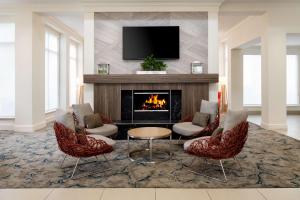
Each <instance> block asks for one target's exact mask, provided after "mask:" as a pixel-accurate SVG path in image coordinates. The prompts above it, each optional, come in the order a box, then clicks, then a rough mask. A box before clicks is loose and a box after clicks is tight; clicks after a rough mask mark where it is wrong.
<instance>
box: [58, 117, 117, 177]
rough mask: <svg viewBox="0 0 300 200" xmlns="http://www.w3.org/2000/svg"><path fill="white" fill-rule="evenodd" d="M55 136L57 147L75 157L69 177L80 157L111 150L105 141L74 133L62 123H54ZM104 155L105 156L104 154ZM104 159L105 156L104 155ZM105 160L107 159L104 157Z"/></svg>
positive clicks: (96, 154)
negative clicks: (75, 160)
mask: <svg viewBox="0 0 300 200" xmlns="http://www.w3.org/2000/svg"><path fill="white" fill-rule="evenodd" d="M54 130H55V136H56V140H57V143H58V147H59V149H60V150H61V151H62V152H63V153H65V154H66V155H65V157H64V159H63V161H62V163H61V166H62V164H63V162H64V160H65V158H66V156H67V155H69V156H72V157H75V158H77V162H76V165H75V167H74V169H73V173H72V175H71V178H72V177H73V176H74V174H75V171H76V168H77V165H78V163H79V160H80V158H87V157H93V156H95V157H96V156H98V155H103V156H104V154H106V153H110V152H112V151H113V147H112V146H111V145H109V144H108V143H107V142H106V141H104V140H100V139H98V140H97V139H95V138H93V137H90V136H87V135H86V134H85V133H84V132H83V133H75V131H73V130H71V129H69V128H67V127H65V126H64V125H63V124H61V123H58V122H55V123H54ZM104 157H105V156H104ZM105 159H106V157H105ZM106 160H107V159H106Z"/></svg>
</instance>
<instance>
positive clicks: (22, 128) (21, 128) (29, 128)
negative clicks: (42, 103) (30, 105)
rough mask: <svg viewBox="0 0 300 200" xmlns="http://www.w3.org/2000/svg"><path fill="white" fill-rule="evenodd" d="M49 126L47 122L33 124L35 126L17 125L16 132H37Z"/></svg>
mask: <svg viewBox="0 0 300 200" xmlns="http://www.w3.org/2000/svg"><path fill="white" fill-rule="evenodd" d="M46 125H47V123H46V121H41V122H39V123H36V124H33V125H15V126H14V131H16V132H26V133H30V132H35V131H37V130H40V129H43V128H45V127H46Z"/></svg>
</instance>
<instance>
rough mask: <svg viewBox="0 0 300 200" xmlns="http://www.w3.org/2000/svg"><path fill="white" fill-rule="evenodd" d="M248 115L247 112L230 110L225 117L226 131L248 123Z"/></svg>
mask: <svg viewBox="0 0 300 200" xmlns="http://www.w3.org/2000/svg"><path fill="white" fill-rule="evenodd" d="M247 118H248V113H247V111H246V110H239V111H232V110H229V111H228V112H227V113H226V115H225V121H224V130H223V133H224V132H225V131H227V130H231V129H232V128H234V127H235V126H237V125H238V124H240V123H241V122H243V121H247Z"/></svg>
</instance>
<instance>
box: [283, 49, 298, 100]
mask: <svg viewBox="0 0 300 200" xmlns="http://www.w3.org/2000/svg"><path fill="white" fill-rule="evenodd" d="M286 67H287V68H286V69H287V70H286V72H287V73H286V77H287V84H286V94H287V96H286V101H287V105H298V104H299V80H298V77H299V64H298V56H297V55H287V57H286Z"/></svg>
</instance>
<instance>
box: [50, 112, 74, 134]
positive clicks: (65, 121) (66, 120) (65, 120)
mask: <svg viewBox="0 0 300 200" xmlns="http://www.w3.org/2000/svg"><path fill="white" fill-rule="evenodd" d="M55 120H56V121H57V122H59V123H61V124H62V125H64V126H65V127H67V128H69V129H71V130H72V131H75V124H74V118H73V115H72V114H71V113H60V114H59V115H57V116H56V119H55Z"/></svg>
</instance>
